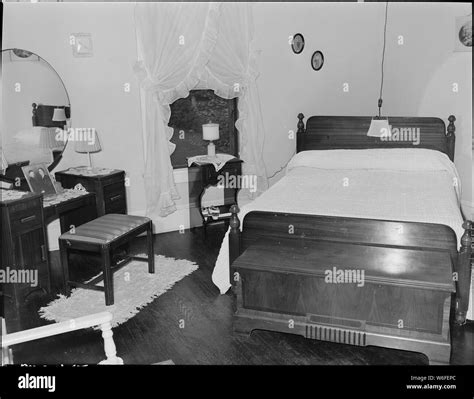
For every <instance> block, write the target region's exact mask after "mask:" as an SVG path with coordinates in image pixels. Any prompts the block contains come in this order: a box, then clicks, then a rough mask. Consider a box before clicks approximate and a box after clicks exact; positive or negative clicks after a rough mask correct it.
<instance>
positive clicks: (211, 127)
mask: <svg viewBox="0 0 474 399" xmlns="http://www.w3.org/2000/svg"><path fill="white" fill-rule="evenodd" d="M202 138H203V139H204V140H209V145H208V146H207V155H208V156H210V157H213V156H215V155H216V146H215V145H214V143H213V141H214V140H219V124H217V123H207V124H205V125H202Z"/></svg>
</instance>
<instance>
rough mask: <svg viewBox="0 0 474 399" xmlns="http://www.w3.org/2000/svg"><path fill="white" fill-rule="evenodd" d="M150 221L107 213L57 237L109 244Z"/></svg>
mask: <svg viewBox="0 0 474 399" xmlns="http://www.w3.org/2000/svg"><path fill="white" fill-rule="evenodd" d="M149 222H150V219H149V218H147V217H143V216H133V215H121V214H114V213H111V214H108V215H104V216H101V217H100V218H97V219H94V220H92V221H90V222H88V223H85V224H83V225H81V226H79V227H76V229H75V231H74V233H72V232H71V231H68V232H67V233H64V234H62V235H61V237H59V239H60V240H68V241H71V242H74V241H81V242H88V243H94V244H109V243H110V242H112V241H114V240H116V239H118V238H120V237H122V236H123V235H124V234H127V233H129V232H130V231H132V230H134V229H136V228H138V227H140V226H143V225H144V224H147V223H149Z"/></svg>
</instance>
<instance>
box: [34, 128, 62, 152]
mask: <svg viewBox="0 0 474 399" xmlns="http://www.w3.org/2000/svg"><path fill="white" fill-rule="evenodd" d="M58 130H59V131H61V129H57V128H55V127H53V128H50V127H42V128H41V130H40V139H39V146H40V147H41V148H49V149H51V150H54V149H57V148H62V147H63V146H64V141H62V140H59V141H58V140H56V136H57V133H58Z"/></svg>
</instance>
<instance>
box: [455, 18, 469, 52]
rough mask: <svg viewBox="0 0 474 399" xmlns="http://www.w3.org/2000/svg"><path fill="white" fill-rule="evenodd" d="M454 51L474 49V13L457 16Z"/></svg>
mask: <svg viewBox="0 0 474 399" xmlns="http://www.w3.org/2000/svg"><path fill="white" fill-rule="evenodd" d="M455 26H456V30H455V32H454V35H455V36H454V51H455V52H461V51H472V15H467V16H465V17H456V23H455Z"/></svg>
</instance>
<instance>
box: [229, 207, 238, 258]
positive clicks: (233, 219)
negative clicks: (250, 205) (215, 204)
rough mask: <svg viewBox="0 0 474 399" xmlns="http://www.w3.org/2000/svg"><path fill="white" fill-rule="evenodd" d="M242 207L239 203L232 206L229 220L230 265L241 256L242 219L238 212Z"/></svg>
mask: <svg viewBox="0 0 474 399" xmlns="http://www.w3.org/2000/svg"><path fill="white" fill-rule="evenodd" d="M239 212H240V209H239V207H238V206H237V205H232V206H231V207H230V213H231V216H230V222H229V227H230V231H229V265H230V266H232V263H234V260H236V259H237V258H238V257H239V256H240V234H241V233H240V220H239V217H238V216H237V214H238V213H239Z"/></svg>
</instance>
